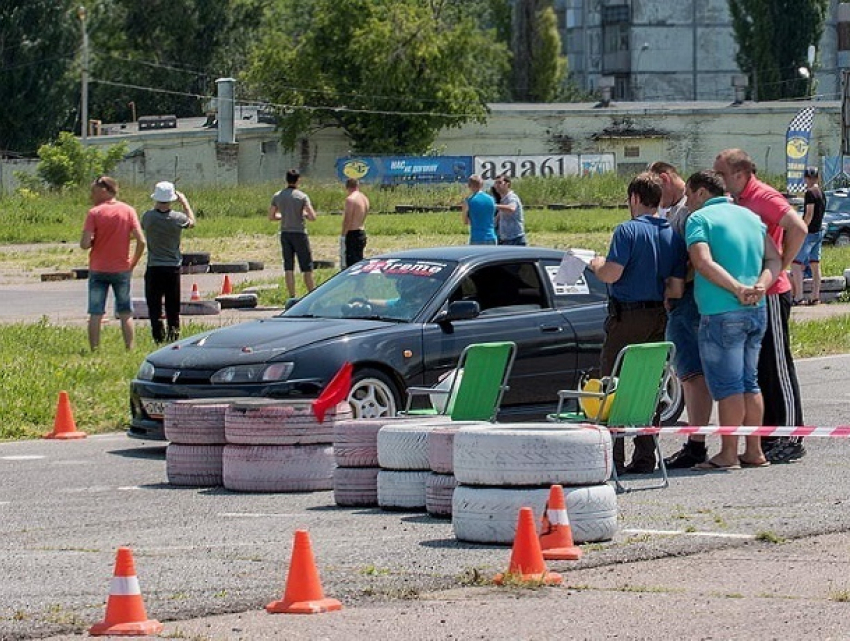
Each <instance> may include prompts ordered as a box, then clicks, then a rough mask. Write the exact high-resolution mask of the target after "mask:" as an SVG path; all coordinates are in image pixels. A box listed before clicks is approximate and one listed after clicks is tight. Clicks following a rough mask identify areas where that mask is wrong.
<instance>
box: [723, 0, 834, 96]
mask: <svg viewBox="0 0 850 641" xmlns="http://www.w3.org/2000/svg"><path fill="white" fill-rule="evenodd" d="M828 5H829V0H729V12H730V14H731V15H732V29H733V32H734V35H735V40H736V42H737V43H738V54H737V57H736V58H737V62H738V66H739V67H740V68H741V71H743V72H745V73H747V74H749V75H750V76H751V84H752V86H753V94H754V97H755V98H756V99H758V100H779V99H783V98H800V97H805V96H807V95H808V86H809V85H808V81H807V80H806V79H805V78H802V77H801V76H800V74H799V72H798V69H799V68H800V67H804V66H808V62H807V51H808V48H809V45H817V43H818V42H819V41H820V38H821V34H822V33H823V25H824V20H825V18H826V13H827V9H828Z"/></svg>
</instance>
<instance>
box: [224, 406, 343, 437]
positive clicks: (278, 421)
mask: <svg viewBox="0 0 850 641" xmlns="http://www.w3.org/2000/svg"><path fill="white" fill-rule="evenodd" d="M350 418H351V408H350V407H349V405H348V403H345V402H343V403H339V404H338V405H337V406H336V407H332V408H330V409H329V410H328V412H327V413H326V414H325V420H324V421H322V422H321V423H319V421H318V420H317V419H316V416H315V415H314V414H313V407H312V405H311V404H310V403H309V402H308V401H276V400H271V399H260V398H258V399H247V400H245V401H241V402H238V403H234V404H232V405H231V406H230V407H229V408H228V409H227V412H226V414H225V418H224V434H225V437H226V439H227V442H228V443H233V444H235V445H323V444H327V445H330V444H332V443H333V440H334V423H336V421H337V420H340V421H344V420H349V419H350Z"/></svg>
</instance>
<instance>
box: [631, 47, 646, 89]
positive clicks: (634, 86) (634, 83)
mask: <svg viewBox="0 0 850 641" xmlns="http://www.w3.org/2000/svg"><path fill="white" fill-rule="evenodd" d="M647 49H649V43H648V42H644V43H643V44H642V45H641V46H640V51H638V55H637V59H636V60H635V69H634V71H633V72H632V95H633V96H634V98H635V100H637V97H638V95H637V94H638V92H637V87H638V83H637V75H638V71H640V60H641V58H642V57H643V52H644V51H646V50H647Z"/></svg>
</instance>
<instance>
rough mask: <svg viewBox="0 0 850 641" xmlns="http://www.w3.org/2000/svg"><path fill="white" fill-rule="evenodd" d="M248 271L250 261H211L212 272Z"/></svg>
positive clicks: (242, 272)
mask: <svg viewBox="0 0 850 641" xmlns="http://www.w3.org/2000/svg"><path fill="white" fill-rule="evenodd" d="M247 272H248V263H245V262H240V263H210V273H211V274H244V273H247Z"/></svg>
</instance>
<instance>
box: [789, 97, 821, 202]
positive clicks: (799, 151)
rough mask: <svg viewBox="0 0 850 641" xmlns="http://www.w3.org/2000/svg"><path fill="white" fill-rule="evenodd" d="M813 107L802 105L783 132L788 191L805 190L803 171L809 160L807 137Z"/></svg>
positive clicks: (812, 117)
mask: <svg viewBox="0 0 850 641" xmlns="http://www.w3.org/2000/svg"><path fill="white" fill-rule="evenodd" d="M814 119H815V108H814V107H804V108H803V109H801V110H800V111H799V113H798V114H797V115H796V116H794V119H793V120H792V121H791V123H790V124H789V125H788V132H787V133H786V134H785V174H786V179H787V184H788V193H791V194H799V193H802V192H804V191H806V182H805V181H804V180H803V171H804V170H805V169H806V166H807V165H808V160H809V139H810V137H811V135H812V122H814Z"/></svg>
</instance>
